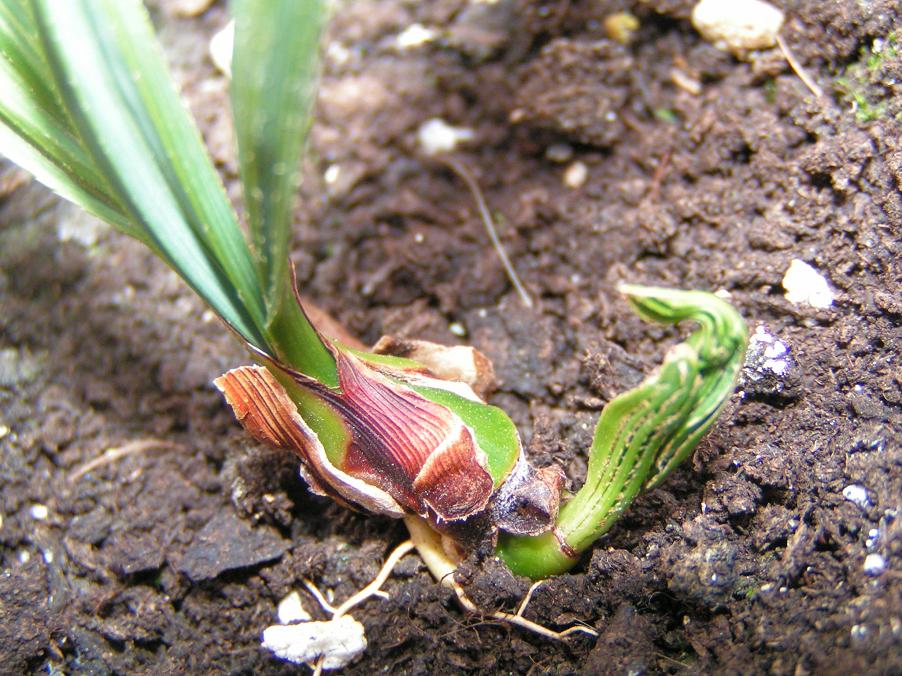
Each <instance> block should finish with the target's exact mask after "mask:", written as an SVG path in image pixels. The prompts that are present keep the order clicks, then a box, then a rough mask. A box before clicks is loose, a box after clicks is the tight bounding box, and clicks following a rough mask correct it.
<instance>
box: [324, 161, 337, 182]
mask: <svg viewBox="0 0 902 676" xmlns="http://www.w3.org/2000/svg"><path fill="white" fill-rule="evenodd" d="M340 175H341V167H340V166H338V165H337V164H330V165H329V166H328V167H326V170H325V171H324V172H323V180H324V181H325V182H326V185H333V184H334V183H335V182H336V181H337V180H338V177H339V176H340Z"/></svg>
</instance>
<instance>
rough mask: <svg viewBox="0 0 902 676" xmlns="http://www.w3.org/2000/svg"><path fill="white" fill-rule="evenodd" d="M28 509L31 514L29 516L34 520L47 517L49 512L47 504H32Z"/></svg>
mask: <svg viewBox="0 0 902 676" xmlns="http://www.w3.org/2000/svg"><path fill="white" fill-rule="evenodd" d="M28 511H29V513H30V514H31V518H32V519H34V520H35V521H43V520H44V519H46V518H47V515H48V514H50V510H49V509H47V505H32V506H31V508H30V509H29V510H28Z"/></svg>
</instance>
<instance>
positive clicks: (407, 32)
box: [395, 23, 436, 49]
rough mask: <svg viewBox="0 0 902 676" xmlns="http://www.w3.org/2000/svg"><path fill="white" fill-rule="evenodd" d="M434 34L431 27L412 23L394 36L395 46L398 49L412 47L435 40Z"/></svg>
mask: <svg viewBox="0 0 902 676" xmlns="http://www.w3.org/2000/svg"><path fill="white" fill-rule="evenodd" d="M435 35H436V33H435V31H434V30H432V29H431V28H426V27H425V26H424V25H423V24H419V23H413V24H410V25H409V26H408V27H407V28H405V29H404V30H403V31H401V33H399V34H398V37H396V38H395V46H396V47H397V48H398V49H412V48H414V47H419V46H421V45H425V44H426V43H427V42H432V41H433V40H435Z"/></svg>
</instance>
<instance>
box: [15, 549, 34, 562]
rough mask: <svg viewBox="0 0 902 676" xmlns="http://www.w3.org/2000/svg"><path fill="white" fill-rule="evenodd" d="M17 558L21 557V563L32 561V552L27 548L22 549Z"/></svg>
mask: <svg viewBox="0 0 902 676" xmlns="http://www.w3.org/2000/svg"><path fill="white" fill-rule="evenodd" d="M16 558H17V559H19V563H28V562H29V561H31V553H30V552H29V551H28V550H27V549H20V550H19V553H18V554H17V555H16Z"/></svg>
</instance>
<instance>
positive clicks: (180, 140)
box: [0, 0, 746, 602]
mask: <svg viewBox="0 0 902 676" xmlns="http://www.w3.org/2000/svg"><path fill="white" fill-rule="evenodd" d="M231 9H232V13H233V16H234V18H235V21H236V38H235V48H234V54H233V61H232V73H233V78H232V85H231V99H232V112H233V116H234V127H235V131H236V136H237V141H238V156H239V162H240V176H241V183H242V187H243V194H244V205H245V221H246V227H247V233H248V234H247V235H245V234H244V231H243V230H242V228H241V226H240V225H239V221H238V218H237V216H236V215H235V213H234V212H233V210H232V208H231V206H230V204H229V202H228V201H227V199H226V196H225V192H224V190H223V188H222V185H221V183H220V180H219V178H218V176H217V174H216V172H215V170H214V168H213V166H212V164H211V162H210V160H209V159H208V156H207V153H206V151H205V149H204V147H203V144H202V142H201V140H200V137H199V135H198V133H197V131H196V129H195V128H194V126H193V124H192V121H191V120H190V117H189V115H188V113H187V112H186V110H185V107H184V106H183V105H182V103H181V101H180V100H179V97H178V94H177V92H176V89H175V87H174V85H173V83H172V81H171V80H170V77H169V75H168V73H167V70H166V67H165V64H164V60H163V58H162V55H161V52H160V49H159V47H158V45H157V43H156V41H155V39H154V36H153V31H152V28H151V25H150V22H149V20H148V17H147V15H146V12H145V11H144V9H143V7H142V6H141V4H140V3H139V2H138V1H137V0H66V1H65V2H59V1H56V0H0V152H2V153H3V154H5V155H6V156H7V157H8V158H10V159H11V160H13V161H14V162H16V163H17V164H19V165H21V166H22V167H24V168H25V169H27V170H28V171H30V172H31V173H32V174H34V176H36V177H37V178H38V180H40V181H41V182H43V183H44V184H46V185H47V186H49V187H50V188H51V189H53V190H54V191H56V192H57V193H59V194H60V195H62V196H63V197H65V198H67V199H69V200H71V201H73V202H75V203H77V204H79V205H81V206H82V207H84V208H85V209H87V210H88V211H90V212H91V213H93V214H95V215H96V216H98V217H100V218H101V219H103V220H105V221H107V222H108V223H111V224H112V225H113V226H115V227H116V228H118V229H119V230H121V231H122V232H124V233H126V234H128V235H131V236H132V237H135V238H137V239H139V240H140V241H142V242H143V243H145V244H146V245H147V246H148V247H150V248H151V249H152V250H153V251H154V252H155V253H156V254H157V255H158V256H159V257H160V258H162V259H163V260H164V261H165V262H166V263H167V264H168V265H169V266H171V267H172V268H173V270H175V271H176V272H177V273H178V274H179V275H180V276H181V277H182V278H183V279H184V280H185V282H186V283H187V284H188V285H189V286H190V287H191V288H192V289H194V291H195V292H196V293H197V294H198V295H199V296H200V297H201V298H203V300H204V301H205V302H206V303H207V304H208V305H209V307H210V308H211V309H212V310H213V311H214V312H215V313H216V314H217V315H218V316H219V317H220V318H221V319H222V321H223V322H224V323H225V324H226V326H228V327H229V328H230V329H231V331H232V332H233V333H234V334H235V336H236V337H237V338H238V339H239V340H241V341H242V342H243V344H244V345H246V346H247V348H248V350H249V352H250V354H251V355H252V357H253V359H254V361H255V362H256V365H254V366H244V367H240V368H237V369H235V370H233V371H230V372H229V373H227V374H225V375H224V376H222V377H221V378H219V379H217V381H216V384H217V386H218V387H219V389H220V390H221V391H222V392H223V393H224V395H225V398H226V400H227V401H228V403H229V404H230V405H231V407H232V409H233V411H234V413H235V415H236V416H237V418H238V419H239V421H240V422H241V423H242V425H243V426H244V427H245V429H247V430H248V432H250V433H251V434H252V435H253V436H254V437H256V438H257V439H259V440H262V441H264V442H266V443H268V444H270V445H273V446H276V447H279V448H283V449H286V450H289V451H291V452H293V453H295V454H297V456H298V458H299V459H300V463H301V473H302V475H303V476H304V478H305V479H306V481H307V483H308V484H309V486H310V489H311V490H312V491H314V492H316V493H320V494H324V495H329V496H331V497H333V498H334V499H335V500H337V501H339V502H341V503H343V504H346V505H348V506H350V507H353V508H357V509H363V510H368V511H371V512H376V513H379V514H386V515H389V516H392V517H397V518H404V519H405V521H406V522H407V524H408V527H409V528H410V531H411V535H412V538H413V541H414V544H415V545H416V546H417V548H418V549H419V551H420V552H421V554H422V555H423V557H424V560H425V561H426V562H427V564H428V565H429V567H430V569H431V570H432V571H433V573H435V574H436V576H437V577H439V578H445V577H446V574H447V572H449V571H453V569H454V567H455V565H456V563H457V562H458V561H459V560H460V559H461V557H463V556H465V555H466V554H467V552H468V551H470V550H471V549H472V548H474V547H475V546H476V544H477V543H485V542H491V543H492V544H493V546H494V547H495V552H496V554H497V555H498V556H499V557H500V558H501V559H502V560H503V561H504V562H505V563H506V564H507V566H508V567H509V568H510V569H511V570H512V571H513V572H515V573H517V574H520V575H524V576H527V577H531V578H533V579H541V578H544V577H548V576H551V575H557V574H560V573H564V572H565V571H567V570H568V569H570V568H571V567H572V566H573V565H575V564H576V563H577V562H578V560H579V558H580V554H581V553H582V552H584V551H586V550H587V549H588V548H590V547H591V546H592V544H593V543H594V542H595V541H596V540H597V539H598V538H599V537H601V536H602V535H603V534H604V533H605V532H606V531H607V530H608V529H609V528H610V527H611V525H612V524H613V523H614V522H615V521H616V520H617V518H618V517H619V516H620V515H621V514H622V512H623V511H624V510H625V509H626V508H627V507H628V506H629V504H630V503H631V502H632V500H633V499H634V498H635V497H636V495H638V494H639V493H640V492H641V491H643V490H647V489H648V488H650V487H652V486H655V485H657V484H659V483H660V482H661V481H662V480H663V479H664V478H665V477H666V476H667V475H668V473H669V472H671V471H672V470H673V469H674V468H675V467H676V466H677V465H679V463H680V462H682V461H683V460H684V459H685V458H686V457H687V456H688V455H689V453H690V452H691V451H692V449H693V448H694V446H695V445H696V444H697V442H698V440H699V439H700V437H701V436H702V435H703V434H704V433H705V432H706V431H707V430H708V429H709V428H710V427H711V425H712V424H713V423H714V421H715V420H716V418H717V416H718V414H719V412H720V411H721V409H722V407H723V406H724V403H725V402H726V400H727V398H728V397H729V395H730V394H731V392H732V390H733V387H734V382H735V378H736V375H737V373H738V370H739V368H740V365H741V362H742V359H743V355H744V352H745V345H746V328H745V325H744V323H743V321H742V319H741V318H740V317H739V315H738V314H737V313H736V312H735V311H734V310H733V309H732V308H731V307H730V306H729V305H728V304H727V303H725V302H724V301H722V300H720V299H718V298H717V297H715V296H713V295H711V294H708V293H703V292H695V291H676V290H666V289H660V288H645V287H638V286H623V287H622V291H623V292H624V293H625V294H626V295H627V297H628V298H629V300H630V302H631V303H632V304H633V306H634V307H635V309H636V310H637V311H638V312H639V314H641V315H642V316H643V317H645V318H647V319H650V320H652V321H657V322H667V323H675V322H679V321H682V320H691V321H693V322H695V323H696V324H697V325H698V328H697V329H696V330H695V332H694V333H693V334H691V335H690V336H689V338H688V339H687V340H686V341H685V342H684V343H682V344H680V345H678V346H676V347H675V348H674V349H672V350H671V351H670V352H669V354H668V355H667V356H666V358H665V360H664V362H663V364H662V365H661V366H660V368H658V369H657V371H656V372H655V373H654V374H652V375H651V376H649V377H648V378H647V379H646V380H645V381H644V382H643V383H642V384H641V385H639V386H638V387H636V388H635V389H633V390H630V391H628V392H626V393H624V394H622V395H620V396H618V397H617V398H615V399H614V400H613V401H611V402H610V403H609V404H608V405H607V407H606V408H605V409H604V411H603V412H602V415H601V418H600V420H599V422H598V425H597V427H596V430H595V436H594V440H593V444H592V447H591V449H590V452H589V466H588V475H587V478H586V481H585V484H584V485H583V487H582V488H581V489H580V490H579V491H577V492H576V493H575V495H573V496H563V497H562V490H561V480H562V474H561V473H560V472H559V471H558V470H556V469H551V468H546V469H543V470H535V469H533V468H532V467H530V465H529V464H528V463H527V462H526V460H525V458H524V455H523V450H522V447H521V444H520V440H519V436H518V433H517V430H516V428H515V426H514V424H513V423H512V422H511V420H510V418H509V417H508V416H507V415H506V414H505V413H504V412H503V411H502V410H500V409H499V408H496V407H494V406H491V405H489V404H487V403H485V402H484V401H483V400H482V399H481V398H480V396H479V395H478V394H477V391H478V387H477V388H476V389H475V390H474V386H475V385H476V384H477V382H478V381H479V379H480V376H481V375H483V373H484V371H485V358H484V357H481V355H478V353H475V352H473V351H468V350H465V349H463V351H461V350H462V348H443V347H441V346H437V345H432V344H428V343H422V342H416V341H414V342H411V341H396V340H391V339H383V340H382V341H380V343H379V344H378V345H377V346H376V348H374V350H372V351H366V350H359V349H355V348H353V347H351V346H348V345H346V344H343V343H341V342H339V341H337V340H333V339H330V338H327V337H325V336H324V334H323V333H321V332H320V331H319V330H318V329H317V327H315V326H314V325H313V324H312V323H311V321H310V320H309V319H308V317H307V315H306V314H305V312H304V309H303V307H302V305H301V303H300V301H299V300H298V296H297V292H296V288H295V281H294V278H293V273H292V269H291V266H290V263H289V258H288V250H289V238H290V229H291V223H292V213H293V207H294V200H295V193H296V190H297V184H298V180H299V162H300V158H301V155H302V152H303V148H304V142H305V136H306V132H307V130H308V127H309V126H310V121H311V105H312V101H313V99H314V95H315V75H316V72H315V71H316V55H317V48H318V39H319V34H320V29H321V27H322V25H323V21H324V18H323V17H324V11H325V10H324V2H323V1H322V0H307V1H303V2H301V1H298V0H233V2H232V3H231ZM461 355H463V357H464V358H463V359H461ZM562 503H563V504H562ZM462 600H464V601H465V602H466V600H465V597H462Z"/></svg>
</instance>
